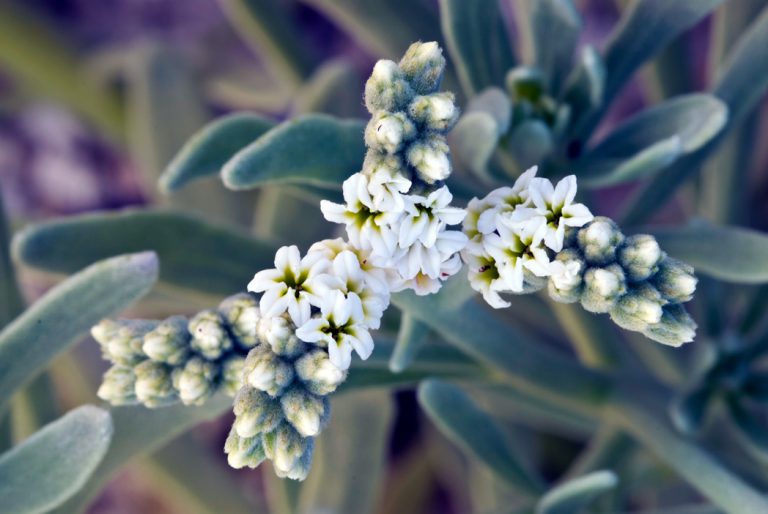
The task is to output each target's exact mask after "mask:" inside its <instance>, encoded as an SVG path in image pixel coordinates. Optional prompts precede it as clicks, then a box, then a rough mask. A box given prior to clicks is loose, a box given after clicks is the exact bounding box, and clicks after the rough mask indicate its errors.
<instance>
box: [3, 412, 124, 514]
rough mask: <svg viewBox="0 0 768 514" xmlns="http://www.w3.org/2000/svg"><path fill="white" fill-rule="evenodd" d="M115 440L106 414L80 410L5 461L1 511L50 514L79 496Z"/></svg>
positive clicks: (10, 453) (37, 435)
mask: <svg viewBox="0 0 768 514" xmlns="http://www.w3.org/2000/svg"><path fill="white" fill-rule="evenodd" d="M111 438H112V419H111V417H110V415H109V413H108V412H107V411H104V410H102V409H98V408H96V407H93V406H91V405H85V406H83V407H80V408H78V409H75V410H73V411H71V412H69V413H67V414H66V415H64V416H62V417H61V418H59V419H58V420H56V421H54V422H53V423H50V424H48V425H46V426H45V427H43V428H42V429H41V430H40V431H38V432H36V433H35V434H33V435H32V436H31V437H29V438H28V439H27V440H25V441H24V442H22V443H21V444H19V445H18V446H16V447H15V448H13V449H12V450H10V451H8V452H7V453H5V454H3V455H2V456H0V511H1V512H3V513H4V514H36V513H42V512H48V510H49V509H52V508H54V507H56V506H58V505H60V504H61V503H62V502H64V501H65V500H67V499H68V498H69V497H71V496H72V495H73V494H75V493H76V492H77V491H78V490H79V489H80V488H81V487H83V485H84V484H85V483H86V481H87V480H88V478H89V477H90V476H91V474H92V473H93V471H94V469H96V466H98V464H99V462H101V460H102V459H103V457H104V454H105V453H106V452H107V448H108V447H109V442H110V440H111Z"/></svg>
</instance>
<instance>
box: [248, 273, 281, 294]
mask: <svg viewBox="0 0 768 514" xmlns="http://www.w3.org/2000/svg"><path fill="white" fill-rule="evenodd" d="M282 279H283V272H282V271H280V270H276V269H265V270H263V271H259V272H258V273H256V274H255V275H254V276H253V279H251V281H250V282H249V283H248V291H252V292H254V293H260V292H262V291H266V290H267V289H270V288H272V287H275V286H276V285H277V284H280V283H282Z"/></svg>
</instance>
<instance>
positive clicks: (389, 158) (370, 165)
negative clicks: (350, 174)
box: [363, 150, 409, 178]
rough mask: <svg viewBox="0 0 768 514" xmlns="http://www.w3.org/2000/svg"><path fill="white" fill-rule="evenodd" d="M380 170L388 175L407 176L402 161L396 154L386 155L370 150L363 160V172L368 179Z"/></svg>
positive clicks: (406, 170)
mask: <svg viewBox="0 0 768 514" xmlns="http://www.w3.org/2000/svg"><path fill="white" fill-rule="evenodd" d="M382 170H383V171H384V172H385V173H387V174H389V175H394V174H395V173H399V174H401V175H403V176H407V175H408V173H409V172H408V169H407V168H406V166H405V163H404V162H403V159H402V158H401V157H400V155H398V154H388V153H383V152H377V151H372V150H369V151H368V152H366V154H365V160H363V172H364V173H365V174H366V175H368V177H369V178H370V177H371V176H373V175H375V174H376V173H377V172H380V171H382Z"/></svg>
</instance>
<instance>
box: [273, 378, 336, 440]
mask: <svg viewBox="0 0 768 514" xmlns="http://www.w3.org/2000/svg"><path fill="white" fill-rule="evenodd" d="M280 405H282V407H283V414H284V415H285V419H287V420H288V421H289V422H290V423H291V425H293V428H295V429H296V430H297V431H298V432H299V434H301V435H302V437H312V436H316V435H318V434H319V433H320V430H322V429H323V427H324V426H325V425H326V423H327V422H328V418H329V417H330V413H331V406H330V403H329V402H328V398H327V397H322V398H321V397H319V396H315V395H314V394H312V393H310V392H308V391H307V390H305V389H304V388H303V387H294V388H291V389H289V390H288V391H286V393H285V394H283V396H282V397H281V398H280Z"/></svg>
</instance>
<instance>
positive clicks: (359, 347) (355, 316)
mask: <svg viewBox="0 0 768 514" xmlns="http://www.w3.org/2000/svg"><path fill="white" fill-rule="evenodd" d="M296 335H297V336H298V337H299V339H301V340H302V341H306V342H308V343H325V344H327V345H328V356H329V358H330V359H331V362H332V363H333V364H334V365H335V366H336V367H338V368H339V369H342V370H343V369H348V368H349V364H350V362H351V360H352V350H353V349H354V351H355V352H357V354H358V355H359V356H360V358H362V359H363V360H365V359H367V358H368V357H370V355H371V352H373V339H372V338H371V335H370V334H369V333H368V328H367V327H366V326H365V319H364V315H363V305H362V303H361V302H360V299H359V298H358V297H357V296H356V295H350V296H349V297H345V296H344V294H343V293H342V292H341V291H331V292H329V293H328V294H327V295H325V296H324V297H323V301H322V302H321V305H320V315H319V316H318V317H316V318H312V319H310V320H309V321H307V322H306V323H304V324H303V325H302V326H300V327H299V328H298V330H296Z"/></svg>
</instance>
